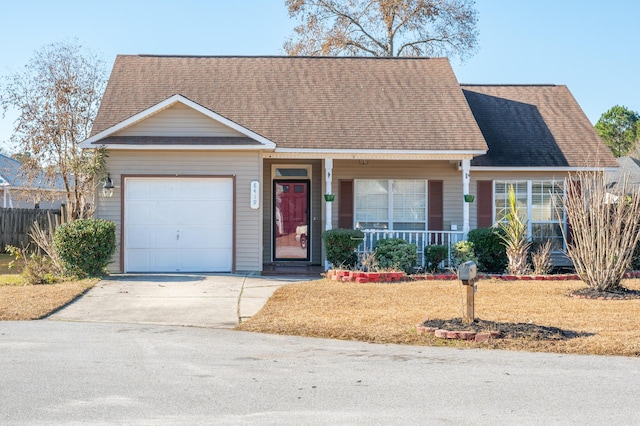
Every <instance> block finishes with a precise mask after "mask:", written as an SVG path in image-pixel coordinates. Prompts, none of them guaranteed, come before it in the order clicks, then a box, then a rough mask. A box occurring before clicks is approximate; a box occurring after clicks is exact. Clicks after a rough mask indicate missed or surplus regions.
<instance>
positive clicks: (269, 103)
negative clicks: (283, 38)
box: [83, 55, 617, 272]
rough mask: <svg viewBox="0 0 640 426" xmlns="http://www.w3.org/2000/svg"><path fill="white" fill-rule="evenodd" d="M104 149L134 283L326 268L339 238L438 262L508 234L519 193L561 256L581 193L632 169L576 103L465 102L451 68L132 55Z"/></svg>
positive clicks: (101, 123)
mask: <svg viewBox="0 0 640 426" xmlns="http://www.w3.org/2000/svg"><path fill="white" fill-rule="evenodd" d="M100 146H104V147H106V148H107V149H108V158H107V168H108V171H109V173H110V177H111V179H112V181H113V183H114V185H115V192H114V196H113V197H111V198H108V197H104V196H100V197H99V198H98V203H97V212H96V215H97V216H98V217H101V218H104V219H109V220H113V221H115V222H116V224H117V236H118V252H117V254H116V255H115V257H114V263H113V264H112V265H111V269H112V270H113V271H122V272H148V271H154V272H155V271H157V272H170V271H193V272H197V271H264V270H267V269H269V268H272V267H273V266H274V265H279V266H281V267H284V266H296V265H305V266H306V265H323V264H324V256H323V252H322V250H323V249H322V243H321V234H322V232H323V231H324V230H325V229H330V228H336V227H343V228H352V227H356V228H360V229H362V230H364V231H365V234H366V239H365V241H364V242H363V247H364V246H368V247H370V246H371V245H372V244H373V242H375V241H376V240H377V239H378V238H384V237H388V236H398V237H401V238H405V239H407V240H410V241H412V242H415V243H417V244H418V246H419V251H420V252H421V251H422V247H423V246H424V245H426V244H431V243H444V244H450V243H451V242H454V241H458V240H460V239H463V238H464V237H465V235H466V234H467V233H468V231H469V230H470V229H474V228H476V227H479V226H490V225H492V224H493V223H494V222H495V221H496V219H499V215H500V211H501V209H502V208H503V207H504V205H505V200H506V196H507V195H506V194H507V189H508V186H509V185H514V186H515V188H516V193H517V196H518V200H519V202H520V204H521V206H522V208H523V211H525V212H526V213H527V218H528V220H529V232H530V234H531V235H532V237H533V239H534V240H540V241H541V240H545V239H552V240H553V241H554V246H555V248H557V249H560V248H562V246H563V242H562V237H561V233H560V226H566V223H565V224H563V225H559V224H558V223H557V221H556V220H555V219H554V214H553V210H554V207H553V202H552V201H553V200H552V198H554V197H562V192H563V180H564V178H565V177H567V176H568V175H569V173H570V172H573V171H577V170H599V171H601V170H604V169H606V168H615V167H617V164H616V162H615V159H614V158H613V157H612V155H611V153H610V151H609V150H608V148H607V147H606V146H605V145H604V144H603V143H602V141H601V140H600V138H599V137H598V135H597V134H596V132H595V131H594V129H593V127H592V125H591V124H590V123H589V120H588V119H587V117H586V116H585V115H584V113H583V112H582V110H581V109H580V107H579V106H578V104H577V103H576V101H575V99H574V98H573V97H572V95H571V93H570V92H569V90H568V89H567V88H566V87H565V86H555V85H539V86H538V85H524V86H515V85H509V86H506V85H505V86H493V85H487V86H478V85H460V84H459V83H458V81H457V79H456V77H455V75H454V73H453V70H452V68H451V66H450V64H449V61H448V60H447V59H445V58H433V59H429V58H344V57H334V58H321V57H313V58H310V57H187V56H184V57H183V56H173V57H172V56H145V55H140V56H118V57H117V59H116V61H115V64H114V67H113V71H112V74H111V77H110V80H109V83H108V86H107V89H106V91H105V94H104V97H103V100H102V103H101V107H100V111H99V112H98V116H97V118H96V120H95V122H94V126H93V133H92V136H91V137H90V138H89V139H88V140H86V141H85V142H83V147H85V148H95V147H100ZM550 191H551V192H550ZM324 194H333V195H334V196H335V199H334V201H333V202H328V201H326V200H325V197H324V196H323V195H324ZM463 195H473V196H475V200H474V201H473V202H465V199H464V197H463ZM326 198H331V197H326ZM469 198H471V197H467V199H469Z"/></svg>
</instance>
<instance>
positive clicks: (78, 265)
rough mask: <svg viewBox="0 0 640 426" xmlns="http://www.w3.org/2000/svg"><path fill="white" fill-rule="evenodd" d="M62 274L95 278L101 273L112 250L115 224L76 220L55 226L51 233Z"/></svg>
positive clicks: (114, 245) (92, 220)
mask: <svg viewBox="0 0 640 426" xmlns="http://www.w3.org/2000/svg"><path fill="white" fill-rule="evenodd" d="M53 243H54V248H55V251H56V253H58V256H59V257H60V260H61V261H62V266H63V268H64V271H65V274H68V275H75V276H77V277H80V278H82V277H86V276H89V277H97V276H100V275H103V274H104V273H105V268H106V267H107V265H108V264H109V262H110V261H111V256H112V255H113V253H114V252H115V250H116V224H115V223H114V222H110V221H107V220H102V219H80V220H74V221H72V222H68V223H63V224H62V225H60V226H58V227H57V228H56V230H55V233H54V236H53Z"/></svg>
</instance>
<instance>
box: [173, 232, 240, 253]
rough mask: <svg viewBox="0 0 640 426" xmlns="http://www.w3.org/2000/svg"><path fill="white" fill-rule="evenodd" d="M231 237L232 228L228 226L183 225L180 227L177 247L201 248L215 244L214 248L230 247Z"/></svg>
mask: <svg viewBox="0 0 640 426" xmlns="http://www.w3.org/2000/svg"><path fill="white" fill-rule="evenodd" d="M232 238H233V230H232V229H231V228H229V227H228V226H209V227H200V228H199V227H195V226H192V227H184V228H181V229H180V244H179V247H182V248H198V249H202V248H208V247H212V246H213V245H214V244H215V246H216V248H224V249H230V248H231V246H232V244H231V241H232ZM213 240H215V242H214V241H213Z"/></svg>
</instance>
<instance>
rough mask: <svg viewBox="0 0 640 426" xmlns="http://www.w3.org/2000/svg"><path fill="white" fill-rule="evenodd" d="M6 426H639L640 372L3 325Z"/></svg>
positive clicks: (1, 406) (325, 344)
mask: <svg viewBox="0 0 640 426" xmlns="http://www.w3.org/2000/svg"><path fill="white" fill-rule="evenodd" d="M0 371H1V374H0V424H3V425H14V424H47V425H49V424H149V425H180V424H185V425H186V424H405V425H406V424H442V425H450V424H479V425H485V424H486V425H489V424H491V425H495V424H545V425H548V424H563V425H565V424H580V425H590V424H593V425H601V424H617V425H621V424H638V422H640V397H639V395H640V360H639V359H636V358H622V357H597V356H568V355H557V354H535V353H520V352H507V351H488V350H460V349H451V348H430V347H416V346H398V345H379V344H367V343H360V342H345V341H335V340H325V339H308V338H300V337H287V336H272V335H262V334H254V333H244V332H237V331H233V330H225V329H211V328H197V327H181V326H162V325H141V324H135V325H134V324H116V323H92V322H65V321H51V320H43V321H31V322H2V323H0Z"/></svg>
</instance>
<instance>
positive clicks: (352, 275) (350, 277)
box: [326, 269, 640, 283]
mask: <svg viewBox="0 0 640 426" xmlns="http://www.w3.org/2000/svg"><path fill="white" fill-rule="evenodd" d="M326 277H327V279H330V280H333V281H346V282H358V283H368V282H369V283H383V282H400V281H422V280H426V281H433V280H440V281H446V280H457V279H458V276H457V275H456V274H416V275H406V274H405V273H404V272H360V271H347V270H340V269H330V270H328V271H327V273H326ZM623 278H627V279H628V278H640V271H632V272H627V273H625V274H624V277H623ZM478 279H479V280H490V279H496V280H501V281H569V280H572V281H579V280H580V276H579V275H578V274H552V275H512V274H478Z"/></svg>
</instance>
